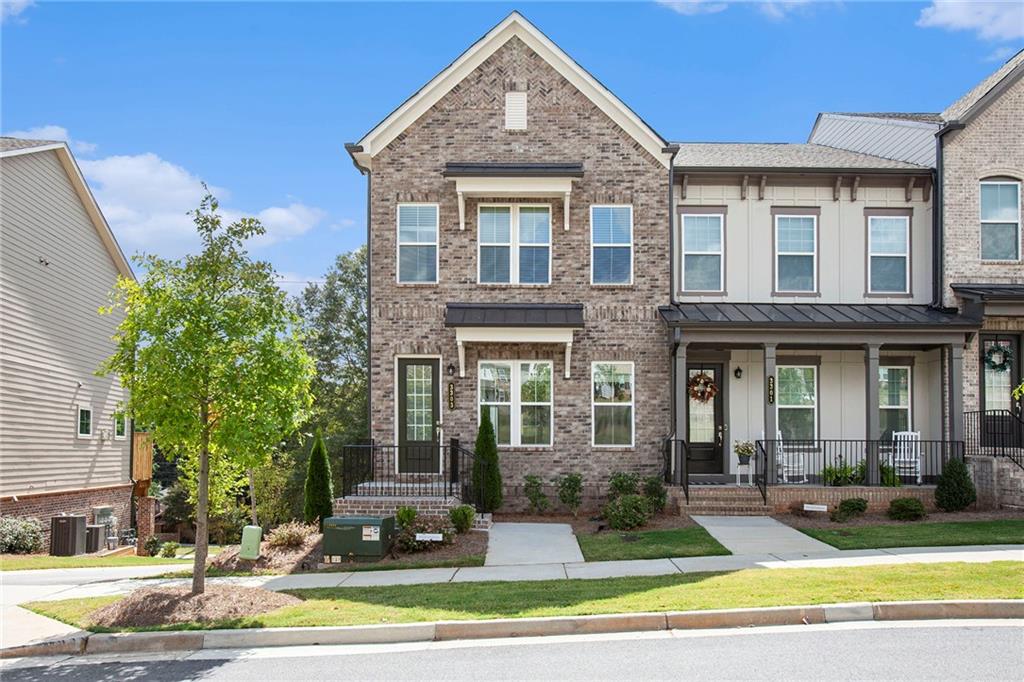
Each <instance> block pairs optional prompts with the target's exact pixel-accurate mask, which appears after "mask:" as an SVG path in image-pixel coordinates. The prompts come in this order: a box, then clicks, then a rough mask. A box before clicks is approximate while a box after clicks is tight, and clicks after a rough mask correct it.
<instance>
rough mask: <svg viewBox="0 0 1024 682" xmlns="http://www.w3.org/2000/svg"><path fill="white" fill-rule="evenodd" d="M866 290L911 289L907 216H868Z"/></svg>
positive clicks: (879, 291) (889, 291)
mask: <svg viewBox="0 0 1024 682" xmlns="http://www.w3.org/2000/svg"><path fill="white" fill-rule="evenodd" d="M868 293H871V294H906V293H910V218H909V217H908V216H876V215H873V216H868Z"/></svg>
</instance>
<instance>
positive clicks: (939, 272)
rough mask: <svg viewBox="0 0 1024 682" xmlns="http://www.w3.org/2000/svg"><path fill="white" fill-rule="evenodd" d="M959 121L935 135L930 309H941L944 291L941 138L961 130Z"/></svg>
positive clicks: (946, 125) (945, 126)
mask: <svg viewBox="0 0 1024 682" xmlns="http://www.w3.org/2000/svg"><path fill="white" fill-rule="evenodd" d="M963 129H964V124H963V123H961V122H960V121H950V122H948V123H946V124H945V125H944V126H942V127H941V128H939V129H938V131H936V133H935V168H934V169H933V171H932V175H933V179H932V184H933V185H934V186H935V201H934V203H933V204H932V303H931V305H932V307H933V308H942V292H943V291H945V273H944V272H943V268H944V267H945V255H944V254H943V250H944V246H943V236H944V230H943V222H944V221H943V211H942V204H943V195H944V194H945V192H944V188H943V184H944V171H943V167H944V164H943V160H942V138H943V136H944V135H945V134H946V133H948V132H952V131H954V130H963Z"/></svg>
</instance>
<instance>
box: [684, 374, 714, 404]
mask: <svg viewBox="0 0 1024 682" xmlns="http://www.w3.org/2000/svg"><path fill="white" fill-rule="evenodd" d="M686 388H687V390H688V391H689V393H690V397H691V398H693V399H694V400H696V401H697V402H701V403H706V402H708V401H709V400H713V399H714V397H715V396H716V395H718V386H716V385H715V380H714V379H712V378H711V377H710V376H709V375H708V374H706V373H704V372H701V373H700V374H694V375H693V376H692V377H690V381H689V382H688V383H687V384H686Z"/></svg>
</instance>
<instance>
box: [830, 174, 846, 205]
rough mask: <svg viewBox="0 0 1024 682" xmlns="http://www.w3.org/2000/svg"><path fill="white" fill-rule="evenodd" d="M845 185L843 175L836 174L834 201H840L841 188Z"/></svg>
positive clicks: (833, 192) (833, 191)
mask: <svg viewBox="0 0 1024 682" xmlns="http://www.w3.org/2000/svg"><path fill="white" fill-rule="evenodd" d="M842 186H843V176H842V175H837V176H836V184H835V185H834V186H833V187H832V201H839V190H840V189H841V188H842Z"/></svg>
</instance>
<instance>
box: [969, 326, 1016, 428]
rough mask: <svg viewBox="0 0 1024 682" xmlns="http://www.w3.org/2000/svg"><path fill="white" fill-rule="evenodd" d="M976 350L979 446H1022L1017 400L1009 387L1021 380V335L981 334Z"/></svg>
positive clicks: (1011, 387)
mask: <svg viewBox="0 0 1024 682" xmlns="http://www.w3.org/2000/svg"><path fill="white" fill-rule="evenodd" d="M979 350H980V356H981V357H980V373H981V409H982V410H983V412H984V415H983V419H982V432H981V438H982V446H983V447H1011V448H1019V447H1024V427H1022V426H1021V419H1022V418H1024V414H1022V410H1021V407H1022V406H1021V401H1019V400H1014V398H1013V388H1014V387H1015V386H1017V385H1019V384H1020V382H1021V375H1022V372H1021V361H1020V352H1021V350H1022V348H1021V337H1020V336H1019V335H1016V334H1005V335H1002V334H1001V335H982V336H981V346H980V348H979Z"/></svg>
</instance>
